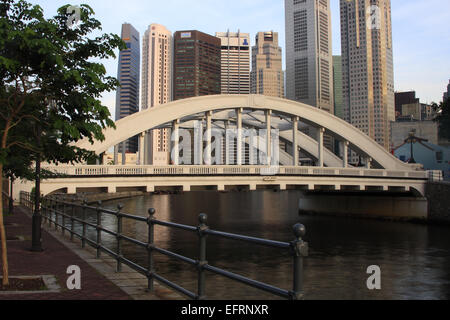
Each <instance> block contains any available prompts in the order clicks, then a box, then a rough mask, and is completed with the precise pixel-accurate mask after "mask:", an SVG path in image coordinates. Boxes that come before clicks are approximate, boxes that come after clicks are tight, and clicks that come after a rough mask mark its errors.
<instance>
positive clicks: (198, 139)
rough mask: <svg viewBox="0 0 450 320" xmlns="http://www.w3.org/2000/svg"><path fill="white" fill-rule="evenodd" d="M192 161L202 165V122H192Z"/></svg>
mask: <svg viewBox="0 0 450 320" xmlns="http://www.w3.org/2000/svg"><path fill="white" fill-rule="evenodd" d="M194 163H195V164H196V165H203V122H201V121H195V124H194Z"/></svg>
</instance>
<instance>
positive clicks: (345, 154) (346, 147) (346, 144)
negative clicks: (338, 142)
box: [342, 141, 349, 168]
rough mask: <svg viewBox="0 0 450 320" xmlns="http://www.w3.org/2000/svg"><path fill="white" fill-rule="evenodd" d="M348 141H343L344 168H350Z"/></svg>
mask: <svg viewBox="0 0 450 320" xmlns="http://www.w3.org/2000/svg"><path fill="white" fill-rule="evenodd" d="M348 145H349V143H348V141H342V166H343V167H344V168H347V167H348Z"/></svg>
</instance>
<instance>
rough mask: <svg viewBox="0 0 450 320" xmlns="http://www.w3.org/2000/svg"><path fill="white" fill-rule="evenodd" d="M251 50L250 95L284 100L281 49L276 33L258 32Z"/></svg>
mask: <svg viewBox="0 0 450 320" xmlns="http://www.w3.org/2000/svg"><path fill="white" fill-rule="evenodd" d="M255 40H256V44H255V46H254V47H253V48H252V72H251V81H250V82H251V90H250V91H251V93H252V94H262V95H265V96H271V97H278V98H284V71H283V56H282V49H281V47H280V46H279V45H278V32H273V31H269V32H258V33H257V34H256V39H255Z"/></svg>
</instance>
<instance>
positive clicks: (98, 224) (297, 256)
mask: <svg viewBox="0 0 450 320" xmlns="http://www.w3.org/2000/svg"><path fill="white" fill-rule="evenodd" d="M21 203H22V204H23V205H25V206H27V207H29V208H30V209H32V206H33V204H32V202H31V201H30V195H29V194H27V193H25V192H23V193H21ZM101 205H102V203H101V202H100V201H99V202H98V206H97V207H92V206H88V205H87V204H86V202H85V201H84V202H83V203H81V204H80V203H76V202H69V201H67V200H66V198H65V197H64V196H49V197H46V198H44V199H43V204H42V215H43V221H44V222H47V223H48V224H49V226H50V227H51V226H52V224H53V226H54V227H55V230H57V229H58V228H60V229H61V230H62V232H63V234H64V233H65V231H68V232H69V233H70V238H71V240H73V239H74V237H77V238H79V239H80V240H81V246H82V247H83V248H84V247H85V246H86V244H89V245H91V246H92V247H93V248H95V249H96V250H97V252H96V254H97V258H99V257H100V256H101V253H102V252H105V253H107V254H109V255H110V256H112V257H113V258H114V259H116V261H117V266H116V269H117V272H121V270H122V264H125V265H127V266H129V267H131V268H132V269H134V270H135V271H137V272H139V273H141V274H143V275H145V276H146V277H147V279H148V289H149V290H150V291H153V290H154V281H155V280H156V281H157V282H159V283H161V284H163V285H166V286H168V287H170V288H172V289H174V290H175V291H177V292H179V293H181V294H183V295H185V296H187V297H189V298H191V299H196V300H202V299H205V298H206V292H205V284H206V278H205V272H206V271H209V272H212V273H214V274H217V275H220V276H223V277H226V278H228V279H231V280H234V281H237V282H240V283H243V284H246V285H248V286H251V287H254V288H257V289H260V290H263V291H265V292H268V293H271V294H274V295H277V296H280V297H283V298H286V299H291V300H298V299H302V298H303V289H302V284H303V279H302V274H303V257H306V256H307V255H308V243H307V242H304V241H303V240H302V237H304V235H305V227H304V226H303V225H301V224H296V225H295V226H294V228H293V232H294V236H295V239H294V240H293V241H292V242H279V241H272V240H267V239H261V238H254V237H249V236H244V235H238V234H232V233H226V232H221V231H215V230H211V229H210V228H209V226H208V225H207V215H206V214H203V213H202V214H200V215H199V225H198V226H189V225H183V224H177V223H172V222H165V221H160V220H157V219H155V209H149V210H148V217H147V218H145V217H141V216H134V215H130V214H126V213H123V212H121V210H122V208H123V207H122V206H121V205H119V206H118V207H117V210H115V211H113V210H107V209H104V208H102V207H101ZM77 209H78V210H81V218H79V217H76V216H75V215H74V212H75V210H77ZM88 211H95V213H96V214H95V221H93V222H92V221H91V222H89V221H88V217H87V212H88ZM104 214H106V215H109V216H115V217H116V223H117V225H116V228H117V231H112V230H108V229H107V228H105V227H104V226H103V225H102V215H104ZM91 218H92V216H91ZM124 219H130V220H134V221H137V222H141V223H146V224H147V226H148V237H147V242H143V241H140V240H138V239H134V238H131V237H128V236H126V235H125V234H124V233H123V220H124ZM91 220H92V219H91ZM66 222H69V223H66ZM75 223H79V224H81V227H82V229H81V233H77V232H76V231H75ZM157 225H158V226H163V227H168V228H174V229H177V230H184V231H188V232H192V233H195V234H197V236H198V243H199V251H198V259H192V258H189V257H185V256H182V255H179V254H177V253H175V252H171V251H168V250H165V249H163V248H159V247H157V246H156V245H155V239H154V236H155V226H157ZM87 227H92V228H94V229H95V230H96V237H95V240H91V239H89V238H88V237H87ZM102 233H106V234H109V235H111V236H113V237H115V238H116V248H115V250H112V249H110V248H107V247H105V246H104V245H103V243H102ZM207 236H214V237H219V238H225V239H231V240H236V241H243V242H247V243H251V244H255V245H259V246H267V247H272V248H278V249H281V250H289V251H290V254H291V255H292V260H293V285H292V290H286V289H281V288H278V287H275V286H272V285H270V284H267V283H263V282H259V281H256V280H253V279H250V278H247V277H244V276H242V275H239V274H236V273H233V272H229V271H227V270H224V269H221V268H217V267H214V266H212V265H210V264H208V261H207V257H206V245H207V241H206V239H207ZM124 241H126V242H128V243H131V244H134V245H136V246H138V247H141V248H144V249H146V251H147V262H148V264H147V267H145V266H142V265H139V264H137V263H135V262H133V261H131V260H129V259H127V258H126V257H124V255H123V252H122V246H123V243H124ZM155 253H158V254H162V255H165V256H167V257H170V258H173V259H176V260H179V261H181V262H184V263H187V264H189V265H192V266H195V267H196V268H197V292H196V293H194V292H192V291H189V290H187V289H186V288H183V287H181V286H180V285H178V284H176V283H174V282H172V281H169V280H167V279H166V278H164V277H162V276H161V275H159V274H158V273H156V272H155V266H154V264H155V260H154V254H155Z"/></svg>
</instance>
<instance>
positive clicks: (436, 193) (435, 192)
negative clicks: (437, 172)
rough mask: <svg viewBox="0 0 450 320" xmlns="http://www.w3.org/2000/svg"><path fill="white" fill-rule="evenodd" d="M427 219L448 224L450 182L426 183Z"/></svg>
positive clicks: (449, 216)
mask: <svg viewBox="0 0 450 320" xmlns="http://www.w3.org/2000/svg"><path fill="white" fill-rule="evenodd" d="M425 194H426V197H427V199H428V220H429V221H430V222H438V223H448V224H450V182H430V183H428V184H427V188H426V192H425Z"/></svg>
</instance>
